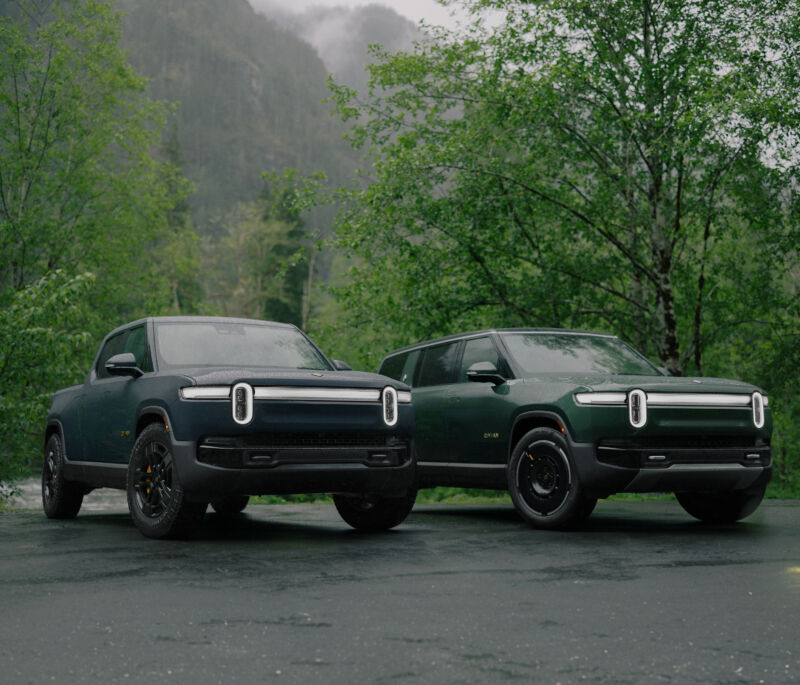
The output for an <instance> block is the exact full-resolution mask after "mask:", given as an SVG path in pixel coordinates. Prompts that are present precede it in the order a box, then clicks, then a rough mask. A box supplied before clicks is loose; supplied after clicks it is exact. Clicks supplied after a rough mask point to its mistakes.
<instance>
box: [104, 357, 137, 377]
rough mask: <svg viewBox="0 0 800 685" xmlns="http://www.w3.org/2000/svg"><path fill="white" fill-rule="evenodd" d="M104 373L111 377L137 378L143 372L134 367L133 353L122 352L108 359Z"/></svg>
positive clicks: (134, 358)
mask: <svg viewBox="0 0 800 685" xmlns="http://www.w3.org/2000/svg"><path fill="white" fill-rule="evenodd" d="M106 371H108V373H109V374H110V375H112V376H132V377H133V378H138V377H139V376H141V375H142V374H143V373H144V371H142V370H141V369H140V368H139V367H138V366H137V365H136V357H134V356H133V352H122V353H121V354H115V355H114V356H113V357H110V358H109V359H108V361H107V362H106Z"/></svg>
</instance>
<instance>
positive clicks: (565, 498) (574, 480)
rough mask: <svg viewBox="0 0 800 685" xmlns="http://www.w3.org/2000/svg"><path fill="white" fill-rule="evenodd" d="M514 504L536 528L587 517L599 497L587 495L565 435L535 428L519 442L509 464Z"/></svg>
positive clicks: (567, 524) (559, 524) (509, 479)
mask: <svg viewBox="0 0 800 685" xmlns="http://www.w3.org/2000/svg"><path fill="white" fill-rule="evenodd" d="M507 473H508V490H509V493H510V494H511V499H512V501H513V502H514V506H515V507H516V508H517V511H518V512H519V514H520V515H521V516H522V518H523V519H525V521H526V522H527V523H529V524H530V525H532V526H535V527H537V528H563V527H566V526H569V525H571V524H574V523H577V522H578V521H581V520H583V519H585V518H586V517H588V516H589V515H590V514H591V512H592V510H593V509H594V505H595V504H596V502H597V500H596V499H593V498H590V497H587V496H586V495H585V494H584V493H583V491H582V489H581V487H580V482H579V480H578V474H577V471H576V469H575V464H574V461H573V458H572V455H571V453H570V449H569V445H568V444H567V441H566V440H565V439H564V437H563V436H562V435H561V434H560V433H559V432H557V431H555V430H553V429H551V428H536V429H534V430H531V431H529V432H528V433H526V434H525V435H524V436H523V437H522V438H521V439H520V440H519V442H517V445H516V447H515V448H514V451H513V452H512V453H511V459H510V461H509V465H508V472H507Z"/></svg>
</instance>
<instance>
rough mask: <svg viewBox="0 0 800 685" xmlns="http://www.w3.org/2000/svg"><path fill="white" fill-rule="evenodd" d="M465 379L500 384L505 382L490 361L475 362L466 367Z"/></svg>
mask: <svg viewBox="0 0 800 685" xmlns="http://www.w3.org/2000/svg"><path fill="white" fill-rule="evenodd" d="M467 380H469V381H474V382H475V383H491V384H492V385H502V384H503V383H505V382H506V379H505V378H503V376H502V375H500V372H499V371H498V370H497V367H495V365H494V364H492V362H475V363H474V364H473V365H472V366H470V367H469V368H468V369H467Z"/></svg>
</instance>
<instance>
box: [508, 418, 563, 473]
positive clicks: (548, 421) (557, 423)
mask: <svg viewBox="0 0 800 685" xmlns="http://www.w3.org/2000/svg"><path fill="white" fill-rule="evenodd" d="M528 421H531V422H536V421H542V423H541V424H540V425H539V426H534V428H552V429H554V430H559V432H561V434H562V435H563V436H564V439H565V440H566V441H567V443H569V445H570V446H572V445H574V444H575V443H574V441H573V439H572V436H571V435H570V433H569V427H568V425H567V421H566V419H565V418H564V417H563V416H562V415H561V414H559V413H558V412H557V411H553V410H551V409H533V410H530V411H522V412H520V413H519V414H517V415H516V416H515V417H514V421H513V422H512V423H511V430H510V431H509V433H508V450H507V452H508V457H507V459H506V463H508V461H510V459H511V453H512V452H513V451H514V447H516V444H517V442H518V441H519V440H520V438H522V436H523V435H524V434H525V433H527V432H528V431H529V430H533V428H528V429H526V430H524V431H521V432H519V425H520V424H521V423H524V422H528ZM515 436H517V437H516V439H515Z"/></svg>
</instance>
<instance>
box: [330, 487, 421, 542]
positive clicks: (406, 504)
mask: <svg viewBox="0 0 800 685" xmlns="http://www.w3.org/2000/svg"><path fill="white" fill-rule="evenodd" d="M416 500H417V491H416V490H415V489H412V490H409V491H408V493H406V495H404V496H403V497H379V496H376V495H334V496H333V503H334V505H335V506H336V510H337V511H338V512H339V515H340V516H341V517H342V518H343V519H344V520H345V522H346V523H347V524H349V525H351V526H352V527H353V528H355V529H356V530H361V531H365V532H373V533H374V532H377V531H380V530H389V529H390V528H394V527H395V526H397V525H399V524H401V523H402V522H403V521H405V520H406V517H407V516H408V515H409V514H410V513H411V509H413V507H414V502H415V501H416Z"/></svg>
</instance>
